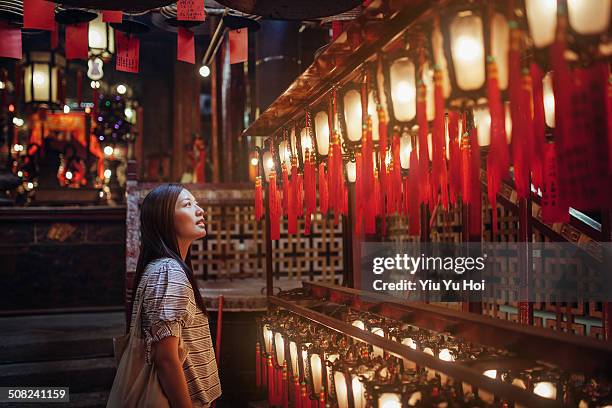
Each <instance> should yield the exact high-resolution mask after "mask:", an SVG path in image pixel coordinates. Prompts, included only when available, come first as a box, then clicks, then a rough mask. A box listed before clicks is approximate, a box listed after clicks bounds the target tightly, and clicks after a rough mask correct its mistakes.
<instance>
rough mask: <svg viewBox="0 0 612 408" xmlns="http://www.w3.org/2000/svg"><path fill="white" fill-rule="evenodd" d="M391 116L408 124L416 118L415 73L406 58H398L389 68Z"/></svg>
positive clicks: (412, 64)
mask: <svg viewBox="0 0 612 408" xmlns="http://www.w3.org/2000/svg"><path fill="white" fill-rule="evenodd" d="M389 82H390V84H389V85H390V86H391V102H392V103H393V114H394V115H395V119H397V120H398V121H400V122H408V121H410V120H412V119H414V117H415V116H416V71H415V66H414V63H413V62H412V61H411V60H410V59H409V58H407V57H404V58H399V59H397V60H395V61H393V63H391V66H390V67H389Z"/></svg>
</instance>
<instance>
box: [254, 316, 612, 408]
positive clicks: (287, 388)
mask: <svg viewBox="0 0 612 408" xmlns="http://www.w3.org/2000/svg"><path fill="white" fill-rule="evenodd" d="M340 309H341V311H340V312H339V313H336V314H337V316H336V317H337V318H339V319H341V320H342V321H345V322H348V323H350V324H351V325H353V326H355V327H357V328H359V329H361V330H367V331H369V332H371V333H374V334H376V335H379V336H381V337H385V338H388V339H390V340H393V341H396V342H400V343H401V344H404V345H406V346H408V347H410V348H412V349H414V350H418V351H421V352H423V353H426V354H429V355H432V356H436V357H438V358H439V359H440V360H443V361H451V362H461V364H465V365H468V366H471V367H472V368H474V369H476V370H480V371H481V372H482V374H483V376H487V377H489V378H492V379H497V380H499V381H503V382H506V383H510V384H512V385H514V386H516V387H519V388H522V389H525V390H528V391H530V392H533V393H534V394H536V395H539V396H540V397H543V398H548V399H551V400H555V401H557V402H559V404H560V405H563V406H577V407H581V408H587V407H603V408H610V407H612V395H611V391H612V388H611V385H610V384H609V383H607V382H604V381H595V380H594V379H587V378H585V377H584V376H583V375H570V374H567V373H564V372H562V371H560V370H559V369H558V368H555V367H553V366H551V365H545V364H540V363H534V362H528V363H527V364H526V363H525V361H523V362H522V364H519V365H517V364H516V363H514V364H512V363H510V364H508V362H511V361H515V360H516V359H517V356H514V355H512V354H511V353H509V352H507V351H504V350H498V349H495V348H490V347H484V346H482V345H477V344H473V343H468V342H465V341H462V340H460V339H458V338H455V337H453V336H451V335H449V334H447V333H438V332H433V331H430V330H425V329H422V328H419V327H416V326H413V325H410V324H407V323H403V322H400V321H397V320H392V319H388V318H383V317H381V316H378V315H376V314H372V313H369V312H360V311H355V310H352V309H349V308H348V307H344V306H341V307H340ZM519 360H520V359H519ZM256 363H257V364H256V366H257V368H256V371H257V379H256V380H257V385H258V386H261V387H265V388H266V389H267V391H268V402H269V404H270V406H282V407H299V408H321V407H337V408H370V407H371V408H400V407H440V408H443V407H513V406H514V407H520V406H521V405H519V404H513V402H511V401H508V400H505V399H504V398H501V397H500V396H497V395H493V394H492V393H490V392H488V391H486V390H483V389H478V388H477V387H475V386H472V385H470V384H467V383H465V382H462V381H455V380H454V379H453V378H450V377H449V376H447V375H445V374H444V373H442V372H439V371H436V370H433V369H431V368H428V367H422V366H419V365H417V364H415V363H414V362H412V361H410V360H408V359H405V358H396V357H394V356H392V355H390V354H388V353H387V352H385V351H384V350H383V349H381V348H380V347H377V346H373V345H369V344H366V343H364V342H361V341H358V340H353V339H351V338H349V337H348V336H346V335H344V334H341V333H339V332H336V331H334V330H331V329H328V328H326V327H325V326H322V325H319V324H316V323H314V322H312V321H310V320H308V319H306V318H304V317H302V316H299V315H297V314H295V313H291V312H288V311H285V310H283V309H276V310H275V311H274V312H272V313H269V314H267V315H266V316H264V317H262V318H261V319H260V320H258V343H257V345H256Z"/></svg>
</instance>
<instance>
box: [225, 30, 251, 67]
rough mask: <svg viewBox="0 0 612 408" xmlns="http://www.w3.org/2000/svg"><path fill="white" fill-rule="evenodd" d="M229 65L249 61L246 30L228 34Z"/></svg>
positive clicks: (247, 33)
mask: <svg viewBox="0 0 612 408" xmlns="http://www.w3.org/2000/svg"><path fill="white" fill-rule="evenodd" d="M229 43H230V64H238V63H240V62H244V61H247V60H248V59H249V31H248V30H247V29H246V28H242V29H238V30H232V31H230V32H229Z"/></svg>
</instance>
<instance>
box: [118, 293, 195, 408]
mask: <svg viewBox="0 0 612 408" xmlns="http://www.w3.org/2000/svg"><path fill="white" fill-rule="evenodd" d="M143 299H144V293H142V294H141V296H140V300H139V302H138V309H137V312H136V320H135V321H134V326H133V327H132V329H131V330H130V333H129V334H127V335H125V336H121V337H116V338H114V339H113V347H114V351H115V361H118V362H119V365H118V367H117V373H116V375H115V380H114V381H113V386H112V388H111V391H110V395H109V398H108V402H107V403H106V407H107V408H152V407H156V408H169V407H170V403H169V402H168V399H167V398H166V395H165V394H164V391H163V389H162V387H161V384H160V382H159V379H158V378H157V370H156V369H155V364H154V363H153V364H152V365H149V364H147V363H146V355H145V353H146V351H145V339H144V338H143V337H141V322H142V319H141V314H140V312H141V310H142V304H143ZM186 357H187V351H186V350H185V348H184V347H183V340H182V338H180V339H179V358H180V359H181V361H183V362H184V361H185V358H186Z"/></svg>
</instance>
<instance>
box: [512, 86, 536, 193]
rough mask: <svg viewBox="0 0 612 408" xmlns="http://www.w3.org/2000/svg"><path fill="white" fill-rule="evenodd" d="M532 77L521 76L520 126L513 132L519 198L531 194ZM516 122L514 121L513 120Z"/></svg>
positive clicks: (516, 184)
mask: <svg viewBox="0 0 612 408" xmlns="http://www.w3.org/2000/svg"><path fill="white" fill-rule="evenodd" d="M532 99H533V98H532V95H531V77H530V76H529V75H523V76H522V78H521V91H520V105H519V108H518V114H519V121H520V122H518V123H519V126H518V129H517V132H513V135H514V137H513V138H512V139H513V140H512V153H513V156H514V184H515V186H516V193H517V195H518V197H519V198H527V197H528V196H529V194H531V185H530V179H529V170H530V169H531V165H530V156H531V151H532V149H531V146H532V143H533V116H532V113H531V102H532ZM512 123H514V122H512Z"/></svg>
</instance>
